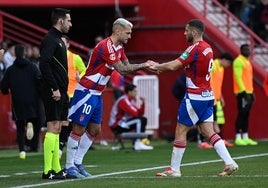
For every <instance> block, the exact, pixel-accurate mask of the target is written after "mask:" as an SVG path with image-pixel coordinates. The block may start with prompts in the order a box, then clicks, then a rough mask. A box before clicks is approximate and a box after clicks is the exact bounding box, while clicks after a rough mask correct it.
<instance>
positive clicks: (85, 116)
mask: <svg viewBox="0 0 268 188" xmlns="http://www.w3.org/2000/svg"><path fill="white" fill-rule="evenodd" d="M132 27H133V25H132V23H130V22H129V21H128V20H126V19H123V18H118V19H117V20H115V22H114V23H113V27H112V34H111V36H109V37H107V38H105V39H103V40H102V41H101V42H99V43H98V44H97V45H96V46H95V48H94V49H93V51H92V53H91V56H90V60H89V63H88V66H87V70H86V73H85V74H84V76H83V77H82V78H81V79H80V82H79V84H78V85H77V87H76V89H75V92H74V96H73V99H72V101H71V108H70V111H69V119H70V121H71V122H72V132H71V133H70V136H69V138H68V142H67V152H66V154H67V155H66V165H65V167H66V169H67V173H68V174H71V175H73V176H76V177H77V178H83V177H88V176H91V174H90V173H88V172H87V171H86V169H85V167H84V166H83V165H82V162H83V158H84V156H85V154H86V153H87V151H88V149H89V148H90V146H91V145H92V143H93V141H94V139H95V137H96V136H97V135H98V134H99V133H100V131H101V129H100V128H101V122H102V120H101V118H102V104H103V102H102V92H103V90H104V89H105V88H106V86H107V84H108V82H109V79H110V77H111V74H112V73H113V71H114V70H117V71H118V72H119V73H120V74H127V73H130V72H134V71H137V70H140V69H147V68H148V67H149V66H150V64H149V63H147V62H146V63H141V64H130V63H129V61H128V59H127V56H126V55H125V51H124V46H123V44H126V43H127V42H128V40H129V39H130V38H131V33H132Z"/></svg>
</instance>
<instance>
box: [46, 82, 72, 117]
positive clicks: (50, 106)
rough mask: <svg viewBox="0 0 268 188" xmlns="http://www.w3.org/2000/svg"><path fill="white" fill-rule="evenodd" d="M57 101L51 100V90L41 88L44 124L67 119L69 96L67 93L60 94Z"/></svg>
mask: <svg viewBox="0 0 268 188" xmlns="http://www.w3.org/2000/svg"><path fill="white" fill-rule="evenodd" d="M60 93H61V98H60V100H59V101H55V100H54V99H53V98H52V94H53V93H52V91H51V89H45V88H44V87H43V88H42V99H43V102H44V107H45V114H46V122H49V121H66V120H67V119H68V110H69V96H68V94H67V92H62V91H60Z"/></svg>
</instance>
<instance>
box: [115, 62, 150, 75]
mask: <svg viewBox="0 0 268 188" xmlns="http://www.w3.org/2000/svg"><path fill="white" fill-rule="evenodd" d="M113 66H114V68H115V69H116V70H117V71H118V72H119V73H120V74H122V75H124V74H127V73H130V72H134V71H137V70H139V69H143V68H147V67H149V65H148V63H141V64H130V63H129V62H128V61H124V62H121V61H120V62H117V63H115V64H114V65H113Z"/></svg>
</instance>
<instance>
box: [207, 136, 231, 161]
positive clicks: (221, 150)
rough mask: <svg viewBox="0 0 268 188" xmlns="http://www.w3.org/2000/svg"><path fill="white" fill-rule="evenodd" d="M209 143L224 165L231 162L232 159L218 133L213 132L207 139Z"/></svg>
mask: <svg viewBox="0 0 268 188" xmlns="http://www.w3.org/2000/svg"><path fill="white" fill-rule="evenodd" d="M209 142H210V144H212V145H213V146H214V148H215V150H216V152H217V154H218V155H219V156H220V158H221V159H222V160H223V161H224V163H225V164H226V165H229V164H232V163H233V159H232V157H231V155H230V153H229V151H228V150H227V148H226V146H225V144H224V141H223V140H222V139H221V137H220V136H219V135H218V134H216V133H215V134H213V135H212V136H211V137H210V139H209Z"/></svg>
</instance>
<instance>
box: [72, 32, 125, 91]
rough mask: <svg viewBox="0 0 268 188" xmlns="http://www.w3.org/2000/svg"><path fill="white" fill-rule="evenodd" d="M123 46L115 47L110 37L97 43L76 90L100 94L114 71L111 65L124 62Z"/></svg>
mask: <svg viewBox="0 0 268 188" xmlns="http://www.w3.org/2000/svg"><path fill="white" fill-rule="evenodd" d="M126 59H127V57H126V55H125V52H124V47H123V45H118V46H115V45H114V44H113V42H112V40H111V38H110V37H108V38H106V39H104V40H102V41H101V42H99V43H98V44H97V45H96V46H95V48H94V49H93V51H92V53H91V56H90V59H89V62H88V67H87V70H86V73H85V74H84V76H83V77H82V78H81V80H80V82H79V84H78V87H77V89H81V86H82V89H89V90H96V91H99V92H102V91H103V90H104V89H105V87H106V85H107V83H108V81H109V79H110V77H111V74H112V72H113V70H114V67H113V66H112V65H113V64H115V63H117V62H119V61H124V60H126Z"/></svg>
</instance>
